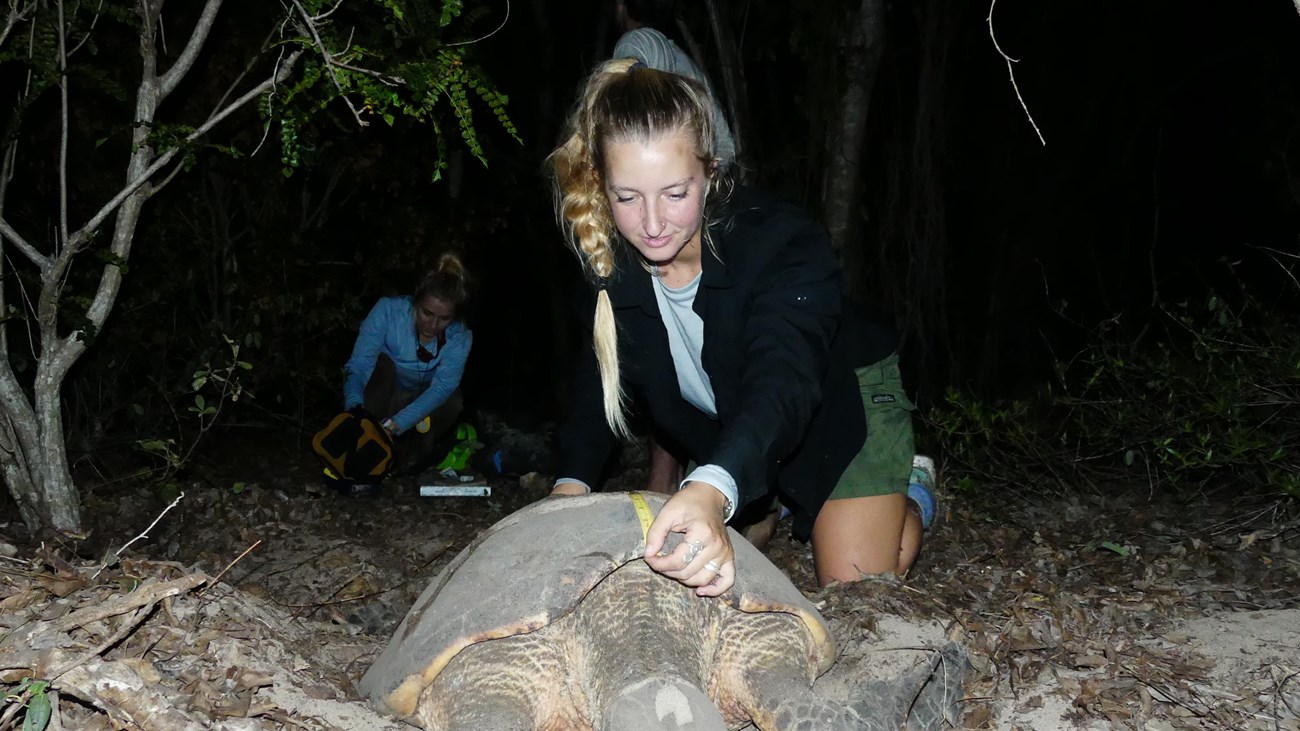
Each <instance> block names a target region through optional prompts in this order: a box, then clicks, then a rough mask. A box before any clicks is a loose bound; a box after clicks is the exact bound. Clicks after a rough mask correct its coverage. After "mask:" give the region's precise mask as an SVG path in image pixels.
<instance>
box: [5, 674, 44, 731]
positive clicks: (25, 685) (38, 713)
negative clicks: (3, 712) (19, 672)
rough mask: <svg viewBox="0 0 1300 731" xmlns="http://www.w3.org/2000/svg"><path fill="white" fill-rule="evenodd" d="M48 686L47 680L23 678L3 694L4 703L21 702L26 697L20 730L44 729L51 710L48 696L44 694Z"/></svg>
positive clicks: (39, 730) (41, 730)
mask: <svg viewBox="0 0 1300 731" xmlns="http://www.w3.org/2000/svg"><path fill="white" fill-rule="evenodd" d="M49 687H50V684H49V682H48V681H45V680H37V679H35V678H23V679H22V680H21V681H20V682H19V683H18V686H17V687H16V688H15V689H14V691H13V692H12V693H6V694H5V702H6V703H23V699H24V698H26V706H27V710H26V711H25V712H24V714H23V726H22V731H44V729H45V727H46V726H48V725H49V723H50V716H51V714H52V712H53V708H52V707H51V706H50V697H49V695H47V694H46V691H48V690H49Z"/></svg>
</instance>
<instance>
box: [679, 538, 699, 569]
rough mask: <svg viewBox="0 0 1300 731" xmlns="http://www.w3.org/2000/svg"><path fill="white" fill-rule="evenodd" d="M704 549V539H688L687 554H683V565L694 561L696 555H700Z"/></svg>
mask: <svg viewBox="0 0 1300 731" xmlns="http://www.w3.org/2000/svg"><path fill="white" fill-rule="evenodd" d="M703 550H704V543H703V542H702V541H687V542H686V554H685V555H684V556H682V566H683V567H684V566H686V565H687V564H689V563H690V562H692V561H694V560H695V557H696V556H698V555H700V551H703Z"/></svg>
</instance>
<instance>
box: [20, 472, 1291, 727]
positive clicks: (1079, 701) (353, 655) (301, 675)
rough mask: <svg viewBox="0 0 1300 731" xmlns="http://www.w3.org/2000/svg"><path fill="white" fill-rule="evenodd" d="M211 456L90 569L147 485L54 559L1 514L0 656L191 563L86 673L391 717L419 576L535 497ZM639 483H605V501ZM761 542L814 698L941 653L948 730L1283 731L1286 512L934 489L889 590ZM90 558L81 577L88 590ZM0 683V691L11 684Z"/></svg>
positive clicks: (80, 636) (216, 720) (78, 709)
mask: <svg viewBox="0 0 1300 731" xmlns="http://www.w3.org/2000/svg"><path fill="white" fill-rule="evenodd" d="M223 464H224V465H225V466H223V468H222V469H221V470H219V471H217V470H214V471H212V472H210V473H208V474H196V475H195V476H194V477H193V478H192V480H191V481H190V482H189V483H188V484H187V485H186V486H185V491H186V497H185V498H184V499H183V500H182V501H181V502H180V503H179V504H178V505H177V506H176V507H175V508H174V509H172V510H171V511H170V512H169V513H168V514H167V515H166V516H165V517H164V519H163V520H162V521H160V522H159V524H158V526H157V528H155V529H154V531H152V533H151V534H150V535H149V536H148V537H147V538H145V539H143V540H139V541H137V542H135V543H134V544H132V545H131V546H130V547H129V549H128V550H126V551H125V552H123V554H122V558H123V559H125V560H121V561H118V562H112V563H114V564H115V565H112V566H107V565H108V564H109V563H110V562H108V561H105V560H104V557H105V555H106V554H111V553H112V552H113V550H115V548H116V547H120V546H121V544H122V543H123V542H125V541H127V540H130V539H131V538H132V537H134V536H136V535H137V534H138V533H139V532H140V531H141V530H143V529H144V527H145V526H147V525H148V524H149V523H150V521H152V520H153V519H154V518H155V517H156V516H157V514H158V512H159V511H160V509H161V507H162V506H164V505H165V503H163V502H162V501H161V500H159V499H158V498H157V497H156V496H153V495H150V494H148V493H146V492H142V491H135V492H128V491H122V492H117V493H109V492H107V491H101V492H97V493H95V494H92V495H91V496H90V497H89V498H88V499H87V508H88V510H89V511H90V512H91V513H92V514H94V515H96V516H97V521H96V522H97V525H96V528H95V530H94V532H93V533H92V536H91V538H90V539H89V540H87V541H85V542H83V543H75V542H70V543H69V544H68V545H66V546H61V547H50V546H46V547H44V548H41V547H39V546H32V545H29V544H26V543H24V541H23V540H22V536H21V534H22V531H21V529H20V527H19V526H17V525H16V524H14V523H0V638H4V639H3V640H0V659H3V658H4V657H6V655H5V653H6V652H9V653H10V655H8V657H10V658H11V659H12V658H14V657H17V656H18V655H15V654H13V653H17V652H19V651H20V650H21V651H26V649H27V648H28V647H29V646H30V645H31V643H33V642H36V639H32V638H39V637H45V638H46V640H45V641H46V643H47V644H51V645H54V644H58V643H63V645H64V646H65V649H68V650H69V651H72V650H75V649H81V650H82V651H83V652H84V651H85V648H90V647H94V646H95V644H96V641H97V639H102V638H103V636H104V635H105V634H106V633H109V632H111V631H113V628H114V627H115V626H117V625H115V624H114V623H115V622H119V621H120V620H121V616H134V615H121V616H115V617H114V618H110V619H104V620H100V621H99V623H98V624H87V625H84V626H81V627H80V628H74V629H72V630H66V631H63V633H62V634H58V635H57V641H56V640H55V639H50V638H54V637H55V635H53V634H48V633H47V634H45V635H41V634H39V632H38V633H36V634H34V635H31V638H29V640H30V641H29V642H28V644H27V645H23V644H22V643H21V642H20V641H19V640H20V639H21V638H22V637H24V636H27V635H24V633H30V632H31V628H32V627H40V628H44V629H42V630H41V631H44V630H45V629H50V631H51V632H52V631H53V629H51V628H53V627H54V625H55V624H57V622H58V621H59V620H58V619H57V618H58V617H60V616H66V615H68V614H69V613H75V612H76V611H77V607H79V606H81V607H85V606H89V605H95V604H97V605H100V606H104V605H111V604H112V603H113V602H116V601H121V600H122V597H123V596H128V595H131V594H134V595H138V594H139V590H138V589H137V590H136V591H135V592H125V591H124V590H123V589H122V586H123V585H124V584H125V582H126V578H125V577H132V578H131V580H132V581H136V582H138V581H140V580H142V579H143V580H144V582H145V585H146V586H150V585H152V582H153V581H157V582H164V581H174V580H178V579H177V577H184V576H185V575H187V574H193V573H194V572H205V573H206V574H207V575H208V576H210V577H215V576H220V580H219V581H218V582H216V583H215V584H214V585H212V586H211V587H210V588H206V589H203V591H202V593H201V595H197V596H196V595H195V594H194V592H190V593H188V594H186V593H182V594H180V595H178V596H176V597H174V598H170V599H166V600H160V601H159V602H157V603H156V605H155V604H151V605H149V607H155V609H154V610H153V611H152V612H151V613H149V614H148V615H147V616H145V617H143V618H140V617H137V618H136V619H135V620H133V621H136V622H137V625H136V629H135V631H134V632H133V633H128V634H127V635H126V639H124V640H121V641H119V642H118V644H116V645H114V646H113V647H112V648H110V649H107V650H105V651H103V652H102V653H101V654H100V655H99V659H100V660H102V661H104V662H103V664H104V665H105V666H113V667H119V666H123V663H124V662H125V661H126V659H127V658H126V655H129V654H130V653H135V657H136V658H148V659H149V660H150V661H151V663H152V664H151V665H150V664H146V665H148V667H145V666H141V665H139V663H138V661H132V662H134V663H136V664H135V665H132V666H131V667H134V668H135V672H136V674H137V675H139V676H140V677H141V679H142V682H143V683H144V687H147V688H149V687H151V688H154V689H155V691H156V693H155V695H156V696H157V698H158V699H160V700H159V702H160V703H163V702H174V703H175V704H177V707H178V708H181V709H182V710H183V711H184V713H185V714H187V715H186V717H187V718H191V719H200V720H198V721H196V722H195V723H196V725H195V726H193V727H194V728H232V729H233V728H249V729H253V728H265V729H289V728H309V729H341V730H345V731H360V730H362V729H366V730H369V729H381V730H388V729H399V728H409V727H405V726H403V725H401V724H398V723H395V722H393V721H391V720H389V719H385V718H383V717H381V716H378V715H376V714H375V713H374V712H372V711H371V710H370V709H369V708H368V707H367V706H366V705H365V704H364V703H363V702H361V701H360V700H359V699H358V698H357V696H356V691H355V688H354V684H355V682H356V681H357V680H358V679H359V678H360V676H361V674H362V673H363V672H364V670H365V668H366V667H367V666H368V664H369V662H370V661H371V660H372V659H373V658H374V656H375V655H376V654H377V653H378V652H379V650H380V649H381V648H382V647H383V645H384V644H385V643H386V641H387V639H388V636H389V635H390V634H391V633H392V631H393V629H394V628H395V627H396V624H397V622H398V621H400V619H401V617H402V615H403V614H404V613H405V611H406V609H407V608H408V607H409V606H410V605H411V603H412V602H413V601H414V599H415V597H416V596H418V594H419V593H420V592H421V591H422V590H423V589H424V587H425V585H426V584H427V583H428V581H429V580H430V579H431V578H432V577H433V576H435V575H436V574H437V572H438V571H439V570H440V569H441V568H442V567H443V566H444V565H445V564H446V563H447V562H448V561H450V560H451V559H452V558H453V557H454V556H455V555H456V553H457V552H458V551H459V550H460V549H461V548H463V547H464V546H466V545H468V543H469V542H470V541H471V540H472V539H473V538H474V536H475V535H477V533H478V532H479V531H480V530H482V529H483V528H485V527H486V526H488V525H490V524H492V523H493V522H495V521H496V520H498V519H500V518H501V517H503V516H505V515H507V514H509V513H510V512H512V511H513V510H514V509H516V508H518V507H521V506H523V505H525V504H528V503H530V502H532V501H534V500H537V499H540V498H542V497H543V496H544V495H545V490H546V484H547V483H546V480H545V479H544V477H542V478H530V479H522V480H521V479H520V475H518V474H511V475H506V476H500V477H494V478H492V480H491V481H492V485H493V490H494V492H493V495H492V496H491V497H486V498H421V497H419V496H418V490H417V484H416V482H415V481H413V480H396V481H393V482H391V483H390V484H388V485H387V486H386V488H385V492H384V493H383V494H382V495H380V496H378V497H372V498H365V499H354V498H343V497H340V496H338V495H335V494H332V493H328V492H325V491H322V490H321V489H320V487H319V485H318V483H317V480H316V476H315V469H314V468H313V467H312V464H311V462H310V459H309V458H307V457H305V455H300V454H292V455H288V456H286V455H285V454H284V453H283V452H280V451H277V450H274V449H270V450H265V451H264V452H262V453H259V454H258V455H257V456H256V457H253V458H249V459H245V460H242V461H240V462H237V463H232V462H225V463H223ZM642 479H643V475H641V474H640V473H639V472H638V471H637V470H635V469H629V470H627V471H626V472H624V473H623V474H622V475H621V477H620V479H619V480H618V481H616V483H615V484H614V485H613V486H614V487H622V488H634V487H638V486H639V481H640V480H642ZM236 482H243V483H244V486H243V487H242V488H241V489H239V490H235V489H233V488H231V487H230V486H231V485H234V484H235V483H236ZM250 549H251V550H250ZM766 553H767V555H768V556H769V558H770V559H771V560H772V561H773V562H774V563H776V564H777V565H778V566H779V567H781V568H782V569H783V570H785V571H786V573H787V574H788V575H789V576H790V577H791V579H792V581H793V582H794V583H795V585H796V586H797V587H799V588H800V589H801V590H802V591H803V592H804V593H805V594H806V595H807V596H808V597H809V598H810V599H811V600H812V601H813V602H814V603H816V604H817V606H818V607H819V608H820V610H821V612H822V613H823V615H824V616H825V617H826V618H827V620H828V622H829V623H830V624H831V626H832V628H833V630H834V632H835V635H836V637H837V639H838V640H839V644H840V648H841V656H840V658H839V660H838V662H837V663H836V665H835V666H834V667H833V668H832V669H831V671H830V672H829V673H827V675H825V676H824V677H823V678H821V679H820V680H819V681H818V684H817V688H818V689H819V690H820V691H823V692H826V693H829V694H833V695H835V694H839V695H843V694H845V693H851V692H852V689H853V688H854V687H857V686H858V685H860V684H861V683H862V682H863V681H864V680H869V679H871V678H881V677H890V676H891V675H893V674H897V673H902V672H905V671H906V669H907V668H910V667H912V666H914V665H915V664H916V663H918V662H921V661H923V659H924V658H925V657H927V656H929V655H931V654H932V653H933V652H934V650H935V649H936V648H938V647H941V646H943V645H944V644H945V643H946V642H948V641H950V640H952V641H956V642H958V643H959V644H961V646H962V647H964V648H965V649H966V651H967V654H968V657H969V662H970V667H969V668H968V670H967V672H966V673H965V685H964V688H963V695H962V700H961V702H960V704H959V707H960V715H959V716H957V717H954V718H953V719H951V720H952V726H953V727H957V728H983V729H1024V730H1026V731H1027V730H1029V729H1035V730H1037V729H1058V728H1059V729H1073V728H1084V729H1108V728H1121V729H1123V728H1131V729H1255V728H1258V729H1300V675H1298V674H1300V614H1298V612H1300V609H1297V607H1298V606H1300V518H1298V517H1297V510H1296V507H1295V505H1293V504H1291V503H1287V502H1277V501H1275V500H1273V501H1270V500H1268V499H1266V498H1250V497H1246V496H1240V495H1234V496H1233V497H1232V499H1226V498H1225V496H1223V495H1219V496H1214V495H1202V496H1200V497H1197V498H1193V499H1191V500H1190V501H1189V500H1188V499H1186V498H1184V499H1175V498H1174V497H1172V496H1166V497H1162V496H1151V495H1148V494H1147V493H1146V492H1144V491H1141V490H1133V491H1125V490H1120V489H1117V490H1115V491H1113V492H1110V493H1108V494H1096V493H1088V494H1085V493H1082V491H1081V492H1080V493H1079V494H1068V495H1060V494H1052V495H1038V496H1034V495H1023V494H1001V495H999V496H997V499H996V500H995V499H992V497H990V496H978V495H952V494H945V495H944V503H943V520H942V522H941V523H940V525H939V527H938V528H937V530H936V531H935V532H934V533H933V534H932V535H930V536H929V537H928V539H927V545H926V548H925V551H924V553H923V557H922V560H921V561H920V563H919V564H918V565H917V567H916V568H915V569H914V571H913V572H912V573H911V574H910V575H909V576H908V577H906V578H905V579H902V580H897V579H890V580H883V579H881V580H870V581H866V582H863V583H861V584H856V585H851V586H844V587H831V588H828V589H818V588H817V587H816V585H815V582H814V581H813V580H812V575H811V561H810V553H809V549H808V547H807V546H806V545H804V544H800V543H797V542H795V541H793V540H791V539H790V538H789V537H788V535H785V534H784V532H782V533H780V534H779V535H778V538H777V539H775V540H774V541H773V543H772V544H771V545H770V546H769V548H768V549H767V551H766ZM106 566H107V568H106ZM93 569H98V571H99V573H100V574H102V575H100V576H99V577H98V578H97V579H95V580H93V581H92V580H89V577H90V574H91V571H92V570H93ZM128 629H129V628H128ZM182 660H183V661H184V662H183V663H182V662H181V661H182ZM150 668H152V670H150ZM232 669H233V670H232ZM155 676H156V677H155ZM0 678H3V679H4V681H5V682H6V683H10V684H11V685H10V686H9V688H10V689H12V688H13V687H14V686H13V685H12V684H13V683H16V682H17V679H18V676H17V675H16V674H15V672H14V671H10V672H8V673H7V674H3V675H0ZM70 695H71V696H75V695H76V693H75V692H72V691H68V692H65V693H64V694H63V696H62V697H63V698H64V699H65V702H64V703H63V704H61V707H62V708H63V709H64V713H63V722H64V723H63V728H84V729H90V730H93V729H98V728H104V729H107V728H111V727H112V724H111V723H110V720H109V714H106V713H105V712H104V711H103V710H97V709H96V708H95V707H94V706H93V705H89V704H87V703H78V702H71V701H68V700H67V699H68V697H69V696H70ZM199 697H205V698H206V699H207V700H206V701H204V702H201V703H200V702H197V701H196V700H195V699H196V698H199ZM83 700H85V699H83ZM214 709H216V710H214ZM205 713H206V714H208V715H206V716H205V715H204V714H205ZM241 714H242V715H241ZM14 716H16V717H18V718H21V715H20V714H17V713H15V714H11V718H12V717H14ZM205 718H206V719H208V720H206V721H205V720H202V719H205ZM140 727H141V728H146V727H147V726H140ZM2 728H6V726H5V724H4V722H3V721H0V729H2ZM161 728H165V726H162V727H161Z"/></svg>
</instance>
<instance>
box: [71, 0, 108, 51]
mask: <svg viewBox="0 0 1300 731" xmlns="http://www.w3.org/2000/svg"><path fill="white" fill-rule="evenodd" d="M103 12H104V0H99V7H97V8H95V15H94V17H92V18H91V19H90V27H89V28H87V29H86V35H84V36H82V37H81V40H80V41H77V45H75V46H73V47H72V49H71V50H69V51H68V58H72V57H73V56H74V55H76V53H77V51H80V50H81V47H82V46H84V45H86V41H89V40H90V36H91V34H93V33H94V32H95V26H96V25H98V24H99V16H100V15H101V14H103Z"/></svg>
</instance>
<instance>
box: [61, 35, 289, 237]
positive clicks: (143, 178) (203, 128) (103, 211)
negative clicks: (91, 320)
mask: <svg viewBox="0 0 1300 731" xmlns="http://www.w3.org/2000/svg"><path fill="white" fill-rule="evenodd" d="M301 55H302V51H294V52H293V53H291V54H289V57H288V58H286V59H285V60H284V62H283V63H282V64H280V68H279V69H278V70H277V71H276V72H275V74H274V75H272V76H271V78H269V79H267V80H266V81H263V82H262V83H260V84H258V85H257V86H255V87H253V88H252V89H249V90H248V91H246V92H244V94H243V95H241V96H240V97H239V98H238V99H236V100H234V101H233V102H231V103H230V104H229V105H227V106H226V108H224V109H222V110H220V111H217V112H214V113H213V114H212V116H210V117H208V119H207V120H206V121H205V122H204V123H203V124H201V125H199V126H198V127H197V128H196V129H195V130H194V131H193V132H191V133H189V134H188V135H186V136H185V142H193V141H194V140H197V139H198V138H200V137H202V136H203V135H205V134H207V133H208V131H209V130H211V129H212V128H213V127H215V126H217V125H218V124H220V123H221V122H222V120H224V119H225V118H226V117H229V116H230V115H231V114H234V113H235V111H236V110H238V109H239V108H241V107H243V106H244V105H245V104H247V103H249V102H250V101H252V100H254V99H256V98H257V97H258V96H259V95H261V94H262V92H264V91H266V90H267V89H270V88H272V87H273V86H275V85H276V84H278V83H280V82H282V81H284V79H285V78H286V77H288V75H289V72H290V71H292V69H293V67H294V65H295V64H296V63H297V62H298V58H299V56H301ZM180 149H181V148H180V146H179V145H178V146H174V147H171V148H170V149H168V150H167V151H166V152H164V153H163V154H161V155H159V156H158V158H157V159H156V160H154V161H153V164H151V165H150V166H149V167H148V168H146V169H145V171H144V173H143V174H142V175H140V176H139V177H138V178H136V179H135V180H133V181H131V182H130V183H128V184H127V185H126V187H124V188H122V190H120V191H118V193H117V195H115V196H113V198H112V199H111V200H109V202H107V203H105V204H104V206H103V207H102V208H100V209H99V212H97V213H96V214H95V215H94V216H93V217H91V219H90V220H89V221H87V222H86V225H84V226H82V227H81V228H80V229H79V230H78V231H77V233H76V237H77V239H78V241H79V242H81V241H85V240H86V239H88V237H89V235H90V233H91V232H93V231H95V230H96V229H98V228H99V227H100V225H102V224H103V223H104V219H106V218H108V217H109V216H110V215H112V213H113V211H115V210H117V207H118V206H120V205H122V202H123V201H125V200H126V199H127V198H129V197H130V196H131V195H133V194H134V193H135V192H136V191H137V190H139V189H140V187H141V186H143V185H144V184H145V183H147V182H148V181H149V178H150V177H152V176H153V175H154V173H157V172H158V171H159V170H162V169H163V168H165V167H167V165H168V164H169V163H171V161H172V159H173V158H174V157H176V155H177V154H178V153H179V152H180Z"/></svg>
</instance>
